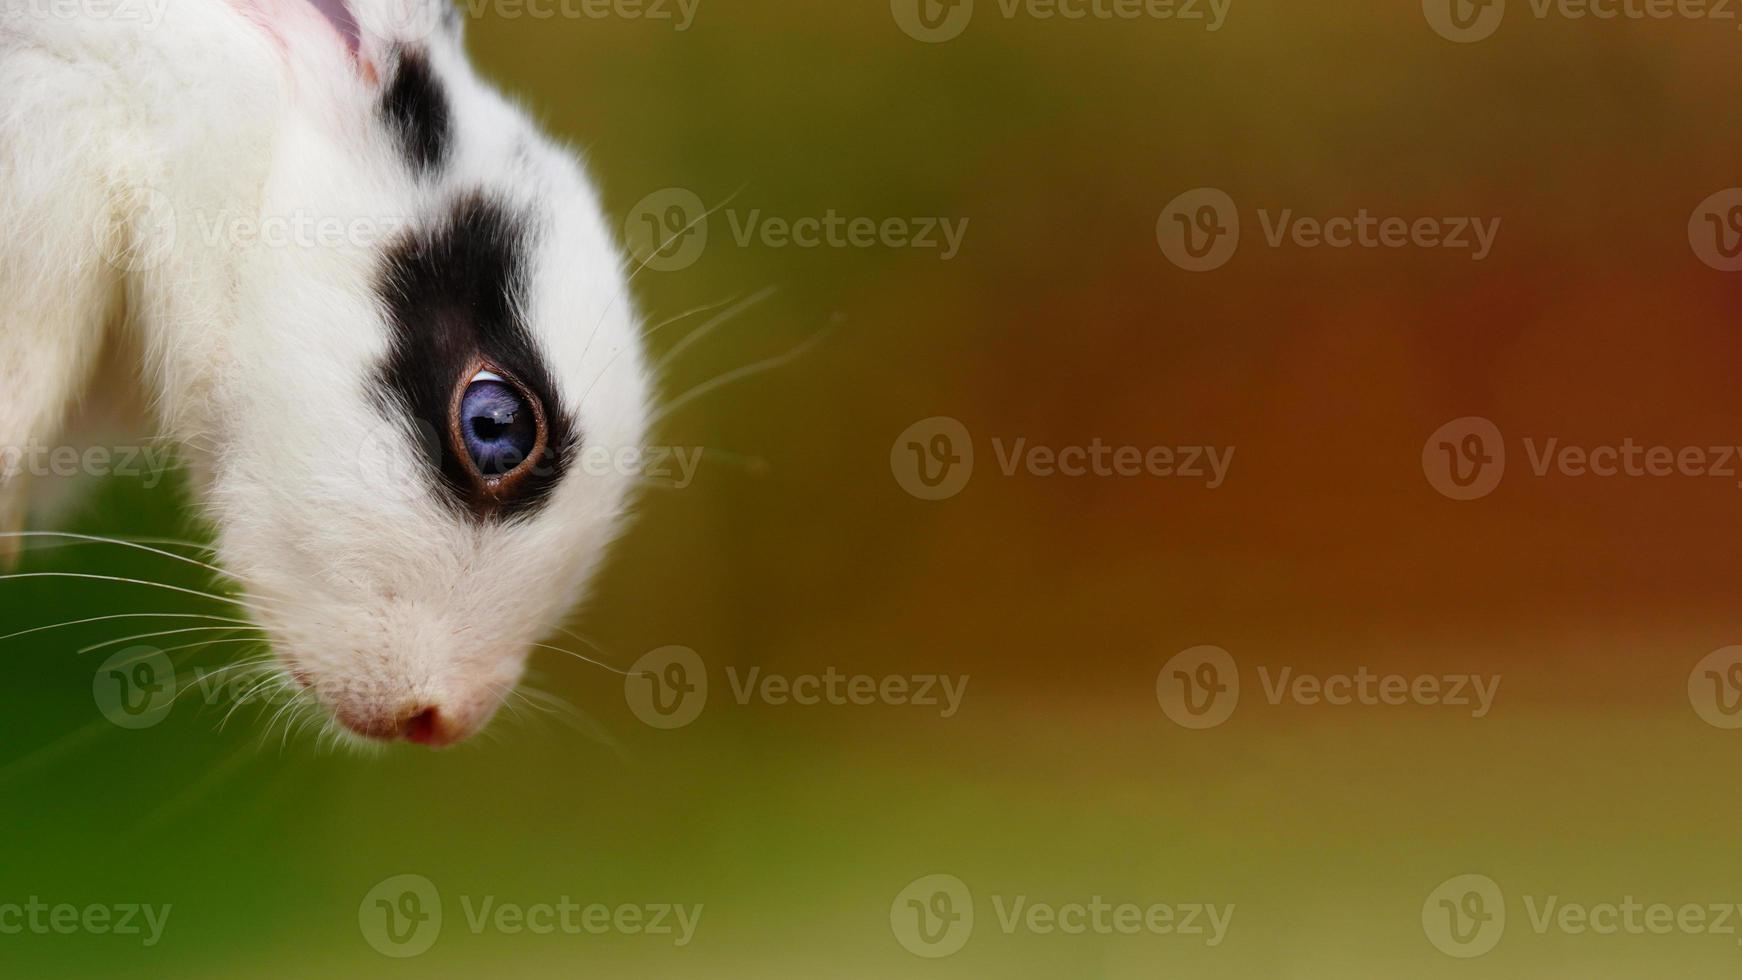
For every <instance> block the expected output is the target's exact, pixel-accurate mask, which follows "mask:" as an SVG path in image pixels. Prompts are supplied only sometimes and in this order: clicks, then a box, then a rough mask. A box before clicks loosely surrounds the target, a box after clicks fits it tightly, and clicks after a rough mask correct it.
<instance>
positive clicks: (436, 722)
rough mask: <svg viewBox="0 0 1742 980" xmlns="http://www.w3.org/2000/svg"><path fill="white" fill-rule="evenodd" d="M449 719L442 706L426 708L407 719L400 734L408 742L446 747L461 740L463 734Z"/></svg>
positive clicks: (436, 747) (433, 746)
mask: <svg viewBox="0 0 1742 980" xmlns="http://www.w3.org/2000/svg"><path fill="white" fill-rule="evenodd" d="M448 721H449V720H448V718H447V717H446V716H444V715H443V714H442V712H441V709H440V708H425V709H423V710H422V711H419V712H416V713H415V714H413V715H412V716H411V717H410V718H407V719H406V720H405V724H404V725H403V726H402V727H401V728H400V730H399V735H400V737H401V738H403V739H405V740H406V741H407V742H416V743H417V744H418V745H427V746H429V747H430V748H432V749H439V748H444V747H446V746H449V745H452V744H454V743H455V742H457V741H459V740H460V736H461V735H462V734H463V733H462V732H459V731H456V730H455V729H454V727H453V725H451V724H449V723H448Z"/></svg>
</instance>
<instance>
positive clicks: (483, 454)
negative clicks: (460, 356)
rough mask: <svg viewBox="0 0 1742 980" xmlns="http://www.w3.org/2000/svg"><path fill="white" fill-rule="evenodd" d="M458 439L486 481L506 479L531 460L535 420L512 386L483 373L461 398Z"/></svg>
mask: <svg viewBox="0 0 1742 980" xmlns="http://www.w3.org/2000/svg"><path fill="white" fill-rule="evenodd" d="M459 423H460V426H459V427H460V437H461V439H462V440H463V441H464V442H465V446H466V455H468V456H470V457H471V458H472V465H474V466H476V467H477V468H478V472H479V473H481V474H483V475H484V476H485V477H488V478H495V477H501V476H507V475H508V474H510V473H512V472H514V471H515V470H517V469H519V468H520V467H521V466H522V465H523V464H525V463H526V462H527V461H528V460H530V459H531V458H532V454H533V452H534V450H535V449H536V448H537V446H538V417H537V415H536V414H534V412H533V409H532V406H531V405H529V404H527V401H526V398H525V397H524V396H523V395H521V393H520V392H519V391H517V390H516V389H515V388H514V387H513V386H512V385H510V384H508V383H507V382H506V381H503V380H501V379H500V378H498V377H497V376H496V375H494V374H491V373H489V372H482V373H480V374H479V375H478V377H477V378H476V379H474V380H473V381H472V383H471V384H470V385H468V386H467V387H466V393H465V394H464V395H462V396H461V397H460V418H459Z"/></svg>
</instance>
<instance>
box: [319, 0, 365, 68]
mask: <svg viewBox="0 0 1742 980" xmlns="http://www.w3.org/2000/svg"><path fill="white" fill-rule="evenodd" d="M308 2H309V3H310V4H311V5H313V7H314V8H315V9H316V10H318V11H320V12H321V16H322V17H325V18H326V19H327V23H329V24H331V25H333V29H334V30H336V31H338V32H339V37H341V38H344V40H345V47H346V48H348V49H350V52H351V57H353V58H357V59H358V60H361V49H362V46H363V35H362V30H361V29H360V28H359V27H358V26H357V18H356V17H354V16H352V14H351V8H350V7H349V6H348V5H347V4H346V3H345V0H308Z"/></svg>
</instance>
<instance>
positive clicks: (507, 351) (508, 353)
mask: <svg viewBox="0 0 1742 980" xmlns="http://www.w3.org/2000/svg"><path fill="white" fill-rule="evenodd" d="M532 235H533V229H532V226H531V223H530V222H529V221H527V220H525V219H524V218H522V217H520V216H517V215H515V214H514V213H513V212H512V211H510V210H509V209H508V208H507V207H505V206H503V205H502V204H500V203H497V202H494V201H491V200H489V199H488V198H486V197H484V196H483V195H482V194H470V195H467V196H465V197H462V198H460V199H459V200H457V201H456V202H454V204H453V205H452V206H451V207H450V208H449V209H448V212H447V213H446V214H445V215H444V216H443V217H442V219H441V220H440V221H438V222H436V223H435V224H433V225H432V226H430V227H425V228H420V229H418V230H417V231H415V232H413V233H411V234H410V235H409V236H407V237H406V238H405V239H404V240H403V241H401V242H399V243H398V244H397V245H396V246H395V247H394V248H392V249H391V250H390V251H389V252H388V255H387V258H386V261H385V264H384V266H383V267H382V269H381V272H380V274H379V277H378V280H377V286H376V289H377V292H378V293H379V295H380V298H381V301H382V303H383V304H384V306H385V308H386V310H387V313H388V318H389V323H390V325H391V328H392V339H391V343H390V346H389V349H388V356H387V361H386V363H385V364H384V365H383V366H382V369H381V372H380V374H379V376H378V381H379V383H380V385H381V390H380V393H379V394H380V396H381V397H380V399H379V401H380V404H381V405H382V408H383V410H384V411H386V412H388V413H400V414H404V413H409V414H410V418H411V420H412V422H413V423H414V424H416V425H417V426H418V427H419V428H423V429H425V430H426V431H433V432H434V433H437V434H438V435H437V437H436V438H434V439H429V440H426V443H427V445H426V446H425V447H424V448H425V450H426V455H427V456H428V459H429V464H430V466H431V470H432V473H433V474H434V475H435V476H436V478H437V483H438V484H439V485H440V486H441V488H442V492H443V494H444V495H445V496H446V497H447V498H448V499H449V500H450V501H451V502H452V503H454V504H455V505H457V506H458V507H460V508H461V509H463V510H464V511H467V512H469V513H471V514H473V515H475V516H477V517H479V518H492V517H513V516H516V515H520V514H524V513H527V512H529V511H532V510H535V509H536V508H538V507H539V506H540V505H541V504H543V503H544V502H545V501H546V500H547V499H548V498H549V496H550V493H551V491H552V490H554V489H555V487H556V485H557V483H558V482H559V481H560V480H561V479H562V476H563V472H564V470H565V469H566V467H567V465H568V462H569V459H570V457H571V456H572V455H573V452H574V447H575V443H576V439H577V433H578V431H579V426H577V425H576V424H575V423H574V421H573V420H572V419H570V418H568V417H567V416H566V415H565V414H564V412H563V408H562V404H561V402H559V401H558V399H557V390H556V385H555V383H554V382H553V381H552V379H551V374H550V370H549V368H548V366H547V365H546V364H545V362H544V358H543V356H542V355H541V354H540V353H539V350H538V345H537V344H536V343H535V342H534V340H533V337H532V334H531V333H530V332H529V331H528V330H527V329H526V326H525V324H524V323H522V322H521V319H520V310H521V304H520V302H519V300H520V297H521V296H522V295H523V293H524V290H525V288H526V278H527V268H526V253H527V250H528V248H529V247H530V242H531V236H532ZM479 358H484V359H487V360H488V361H490V362H491V363H493V364H494V365H496V366H497V367H498V368H500V369H501V370H502V371H505V372H507V373H508V374H509V375H511V376H512V377H513V378H514V379H516V380H518V381H519V382H520V383H521V384H522V385H524V386H525V387H526V388H527V390H528V391H529V392H530V393H531V394H532V396H533V397H535V398H537V399H538V400H539V401H540V402H541V403H542V404H543V406H544V412H545V429H546V447H545V451H544V453H543V455H542V456H541V457H540V458H539V459H537V460H535V461H534V462H533V463H532V470H531V472H530V473H529V474H527V476H526V478H525V479H524V480H523V481H521V482H520V483H519V484H518V486H517V489H516V490H515V492H514V493H513V494H512V495H511V496H509V497H507V498H505V499H500V500H497V499H492V498H491V497H489V496H488V495H486V494H484V493H481V492H480V491H479V489H478V487H477V485H476V483H475V482H474V480H473V478H472V476H471V473H470V470H469V469H468V468H467V466H466V463H465V456H464V455H463V454H464V453H465V452H466V448H465V446H463V445H454V444H452V441H451V439H450V438H449V430H450V427H449V424H448V423H449V418H448V416H449V414H450V412H451V410H452V406H453V397H454V391H455V388H456V386H458V385H459V384H460V383H461V381H463V380H466V379H464V378H462V377H461V375H462V374H465V373H466V372H467V371H468V370H469V369H470V368H471V367H472V366H473V365H474V364H476V363H477V361H478V359H479ZM390 417H391V415H390Z"/></svg>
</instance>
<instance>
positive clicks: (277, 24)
mask: <svg viewBox="0 0 1742 980" xmlns="http://www.w3.org/2000/svg"><path fill="white" fill-rule="evenodd" d="M355 2H356V0H230V3H231V5H233V6H234V7H235V8H236V9H237V10H238V11H240V12H241V14H242V16H243V17H246V18H247V19H248V20H249V21H251V22H253V23H254V24H255V25H256V26H257V27H259V28H260V29H261V30H262V31H263V32H264V33H265V34H266V36H267V37H268V38H269V39H270V40H271V42H272V44H273V46H274V47H276V48H277V49H278V53H279V55H280V56H281V57H282V58H283V59H284V61H285V63H286V65H287V67H289V68H290V69H291V72H292V74H293V75H302V74H304V73H305V72H306V73H308V74H309V75H310V76H311V77H314V78H319V77H322V76H323V75H327V73H329V72H332V71H334V70H339V71H342V72H347V73H350V74H354V75H355V76H357V77H360V78H361V79H362V80H363V81H364V82H366V83H368V84H370V85H374V84H376V83H377V82H378V81H379V73H378V72H377V71H376V69H375V65H374V62H373V60H372V58H371V55H370V48H371V47H372V46H371V45H370V44H368V43H367V40H366V37H365V30H364V27H363V24H362V22H361V21H360V20H359V18H358V16H357V13H358V12H357V10H356V8H355V6H354V4H355ZM328 77H330V76H328Z"/></svg>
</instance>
